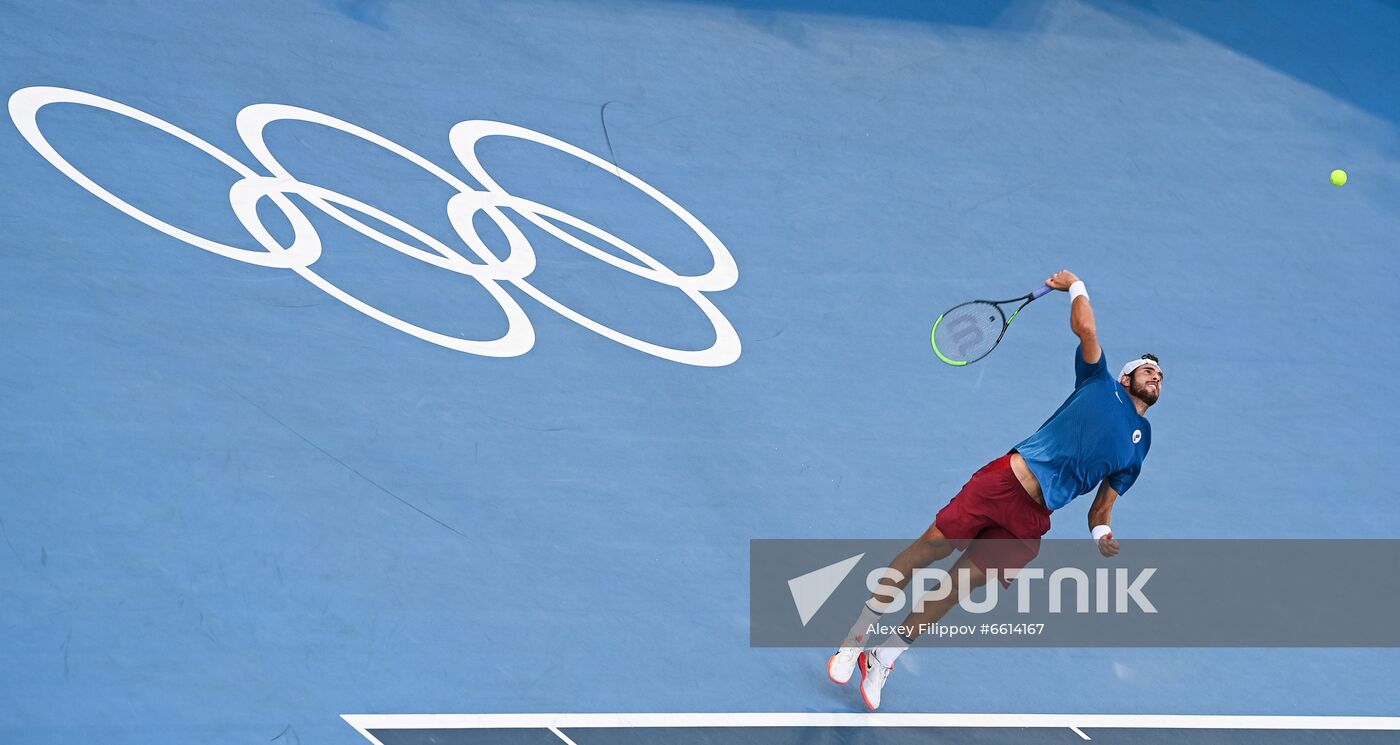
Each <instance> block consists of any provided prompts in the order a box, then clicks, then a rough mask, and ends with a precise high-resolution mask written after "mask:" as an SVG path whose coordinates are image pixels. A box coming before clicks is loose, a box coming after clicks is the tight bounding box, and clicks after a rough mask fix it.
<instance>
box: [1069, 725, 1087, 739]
mask: <svg viewBox="0 0 1400 745" xmlns="http://www.w3.org/2000/svg"><path fill="white" fill-rule="evenodd" d="M1070 729H1071V730H1073V731H1074V734H1076V735H1079V736H1080V737H1081V738H1083V739H1085V740H1089V739H1092V738H1090V737H1089V736H1088V735H1086V734H1084V730H1082V729H1080V728H1078V727H1070Z"/></svg>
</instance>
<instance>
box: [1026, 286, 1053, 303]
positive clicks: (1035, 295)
mask: <svg viewBox="0 0 1400 745" xmlns="http://www.w3.org/2000/svg"><path fill="white" fill-rule="evenodd" d="M1053 289H1054V288H1052V287H1050V285H1041V286H1040V287H1039V288H1037V289H1036V291H1035V292H1032V293H1031V299H1032V300H1035V299H1036V298H1038V297H1040V296H1041V295H1044V294H1046V293H1047V292H1050V291H1051V290H1053Z"/></svg>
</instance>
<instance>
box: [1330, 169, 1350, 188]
mask: <svg viewBox="0 0 1400 745" xmlns="http://www.w3.org/2000/svg"><path fill="white" fill-rule="evenodd" d="M1346 182H1347V172H1346V171H1343V170H1342V169H1340V168H1338V169H1337V170H1335V171H1333V172H1332V185H1333V186H1342V185H1344V184H1346Z"/></svg>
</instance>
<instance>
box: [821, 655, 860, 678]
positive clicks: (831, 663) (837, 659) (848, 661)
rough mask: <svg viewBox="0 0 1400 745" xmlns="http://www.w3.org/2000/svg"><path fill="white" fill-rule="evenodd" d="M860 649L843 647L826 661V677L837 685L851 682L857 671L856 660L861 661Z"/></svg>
mask: <svg viewBox="0 0 1400 745" xmlns="http://www.w3.org/2000/svg"><path fill="white" fill-rule="evenodd" d="M860 652H861V648H860V647H842V648H840V649H838V650H836V654H834V655H832V656H831V659H829V660H827V661H826V675H827V677H829V678H831V682H832V683H835V684H837V685H846V684H847V683H849V682H851V675H852V674H854V673H855V671H856V660H858V659H860Z"/></svg>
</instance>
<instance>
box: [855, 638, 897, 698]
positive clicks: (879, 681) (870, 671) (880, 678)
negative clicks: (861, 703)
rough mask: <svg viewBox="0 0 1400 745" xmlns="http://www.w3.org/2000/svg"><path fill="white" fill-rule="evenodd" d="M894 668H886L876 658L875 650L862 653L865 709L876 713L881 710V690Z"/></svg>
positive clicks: (862, 682)
mask: <svg viewBox="0 0 1400 745" xmlns="http://www.w3.org/2000/svg"><path fill="white" fill-rule="evenodd" d="M893 669H894V666H890V667H885V665H884V663H882V662H880V660H879V659H877V658H876V657H875V650H873V649H872V650H868V651H865V652H861V653H860V697H861V698H863V699H865V708H867V709H869V710H871V711H875V710H876V709H878V708H880V689H882V688H884V687H885V680H886V679H888V678H889V677H890V671H891V670H893Z"/></svg>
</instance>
